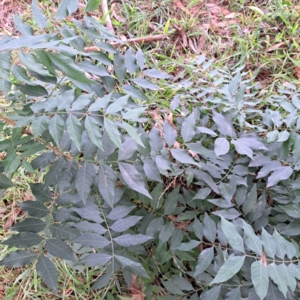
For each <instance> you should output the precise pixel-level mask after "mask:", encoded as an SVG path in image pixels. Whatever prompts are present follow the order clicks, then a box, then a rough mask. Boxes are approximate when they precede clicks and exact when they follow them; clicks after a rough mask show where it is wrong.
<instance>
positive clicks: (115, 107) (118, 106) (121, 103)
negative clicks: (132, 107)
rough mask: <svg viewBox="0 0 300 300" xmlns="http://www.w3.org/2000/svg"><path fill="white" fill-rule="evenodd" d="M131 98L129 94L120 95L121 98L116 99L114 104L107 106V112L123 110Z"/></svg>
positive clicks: (114, 112)
mask: <svg viewBox="0 0 300 300" xmlns="http://www.w3.org/2000/svg"><path fill="white" fill-rule="evenodd" d="M128 100H129V95H125V96H123V97H120V98H119V99H117V100H115V101H114V102H113V103H112V104H110V105H109V106H108V107H107V108H106V113H107V114H116V113H117V112H119V111H121V110H122V109H123V108H124V107H125V106H126V104H127V102H128Z"/></svg>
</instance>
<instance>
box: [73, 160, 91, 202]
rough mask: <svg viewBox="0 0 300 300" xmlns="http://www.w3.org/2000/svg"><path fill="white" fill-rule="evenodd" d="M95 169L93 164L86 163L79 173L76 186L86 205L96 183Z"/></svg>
mask: <svg viewBox="0 0 300 300" xmlns="http://www.w3.org/2000/svg"><path fill="white" fill-rule="evenodd" d="M94 177H95V168H94V166H93V165H92V164H90V163H87V162H84V164H83V165H82V166H81V168H80V170H79V171H78V173H77V176H76V180H75V186H76V189H77V191H78V194H79V196H80V198H81V200H82V201H83V202H84V203H86V199H87V197H88V195H89V193H90V191H91V186H92V185H93V183H94Z"/></svg>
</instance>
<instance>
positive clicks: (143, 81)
mask: <svg viewBox="0 0 300 300" xmlns="http://www.w3.org/2000/svg"><path fill="white" fill-rule="evenodd" d="M132 81H133V82H134V83H135V84H137V85H138V86H140V87H142V88H144V89H149V90H152V91H156V90H158V89H159V86H158V85H157V84H154V83H152V82H151V81H150V80H148V79H144V78H135V79H132Z"/></svg>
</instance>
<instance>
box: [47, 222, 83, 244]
mask: <svg viewBox="0 0 300 300" xmlns="http://www.w3.org/2000/svg"><path fill="white" fill-rule="evenodd" d="M49 230H50V232H51V234H52V236H53V237H55V238H57V239H61V240H72V239H75V238H76V237H78V236H79V235H80V231H78V230H77V229H74V228H71V227H69V226H67V225H63V224H53V225H51V226H50V227H49Z"/></svg>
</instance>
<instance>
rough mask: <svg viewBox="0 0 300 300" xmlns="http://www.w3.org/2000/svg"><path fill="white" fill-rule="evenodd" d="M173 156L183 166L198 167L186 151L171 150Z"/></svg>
mask: <svg viewBox="0 0 300 300" xmlns="http://www.w3.org/2000/svg"><path fill="white" fill-rule="evenodd" d="M171 153H172V156H173V157H174V158H175V159H176V160H177V161H179V162H181V163H183V164H191V165H198V163H197V162H195V161H194V159H193V158H192V157H191V156H190V155H189V154H188V153H187V152H186V151H185V150H184V149H171Z"/></svg>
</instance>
